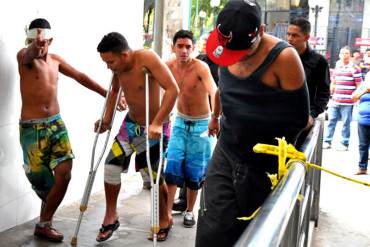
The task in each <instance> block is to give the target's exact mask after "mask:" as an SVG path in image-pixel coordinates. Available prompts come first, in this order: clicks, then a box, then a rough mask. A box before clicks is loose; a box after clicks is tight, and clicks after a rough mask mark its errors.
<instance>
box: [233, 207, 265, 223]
mask: <svg viewBox="0 0 370 247" xmlns="http://www.w3.org/2000/svg"><path fill="white" fill-rule="evenodd" d="M260 209H261V207H259V208H257V209H256V211H254V213H253V214H252V215H251V216H249V217H239V218H237V219H238V220H245V221H247V220H251V219H253V218H254V217H255V216H256V214H257V213H258V212H259V211H260Z"/></svg>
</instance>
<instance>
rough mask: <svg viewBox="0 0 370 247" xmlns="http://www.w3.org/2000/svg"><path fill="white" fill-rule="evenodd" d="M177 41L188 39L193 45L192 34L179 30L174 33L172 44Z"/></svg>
mask: <svg viewBox="0 0 370 247" xmlns="http://www.w3.org/2000/svg"><path fill="white" fill-rule="evenodd" d="M178 39H190V40H191V41H192V42H193V44H195V39H194V35H193V33H192V32H190V31H188V30H183V29H181V30H179V31H177V32H176V33H175V35H174V36H173V44H176V41H177V40H178Z"/></svg>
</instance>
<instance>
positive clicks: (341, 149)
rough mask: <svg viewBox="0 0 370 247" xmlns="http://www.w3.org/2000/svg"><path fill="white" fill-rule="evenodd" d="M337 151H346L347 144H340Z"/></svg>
mask: <svg viewBox="0 0 370 247" xmlns="http://www.w3.org/2000/svg"><path fill="white" fill-rule="evenodd" d="M337 151H348V146H346V145H343V144H340V146H339V147H337Z"/></svg>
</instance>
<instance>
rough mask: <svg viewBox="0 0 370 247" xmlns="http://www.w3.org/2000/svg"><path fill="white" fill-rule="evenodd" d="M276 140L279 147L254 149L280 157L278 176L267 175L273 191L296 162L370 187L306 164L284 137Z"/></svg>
mask: <svg viewBox="0 0 370 247" xmlns="http://www.w3.org/2000/svg"><path fill="white" fill-rule="evenodd" d="M276 139H277V140H278V146H274V145H268V144H261V143H258V144H256V145H255V146H254V147H253V151H254V152H255V153H264V154H271V155H276V156H278V165H279V167H278V174H270V173H266V174H267V176H268V177H269V178H270V180H271V189H272V190H273V189H274V188H275V187H276V185H277V184H278V183H279V181H280V179H281V178H282V177H284V175H286V173H287V172H288V167H289V166H290V164H291V163H292V162H294V161H299V162H303V163H304V165H305V167H306V170H308V169H309V168H314V169H317V170H320V171H324V172H327V173H329V174H332V175H334V176H337V177H340V178H343V179H346V180H348V181H351V182H354V183H358V184H362V185H365V186H368V187H370V183H367V182H364V181H360V180H357V179H353V178H350V177H346V176H343V175H341V174H339V173H336V172H333V171H330V170H328V169H325V168H323V167H321V166H318V165H316V164H312V163H308V162H306V161H307V157H306V155H305V154H304V153H302V152H299V151H298V150H297V149H296V148H295V147H294V146H293V145H291V144H287V142H286V140H285V138H284V137H283V138H276ZM287 158H289V159H290V160H289V162H288V163H286V159H287ZM303 198H304V197H303V195H301V194H300V195H298V200H303ZM259 210H260V208H258V209H257V210H256V211H254V213H253V214H252V215H251V216H249V217H240V218H238V219H239V220H251V219H253V218H254V217H255V216H256V214H257V213H258V212H259Z"/></svg>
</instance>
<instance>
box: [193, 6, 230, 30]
mask: <svg viewBox="0 0 370 247" xmlns="http://www.w3.org/2000/svg"><path fill="white" fill-rule="evenodd" d="M227 2H228V0H220V5H219V6H218V7H215V8H212V7H211V0H192V5H191V19H190V27H191V28H190V29H191V31H192V32H193V33H194V34H195V36H196V37H199V36H200V30H201V27H200V25H201V24H202V22H203V25H204V33H208V32H210V31H212V30H213V28H214V27H213V26H214V21H215V18H217V15H218V13H219V12H220V10H221V9H222V8H223V7H224V6H225V4H226V3H227ZM200 11H204V12H205V13H206V17H205V19H204V20H203V21H201V19H200V18H199V12H200Z"/></svg>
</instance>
